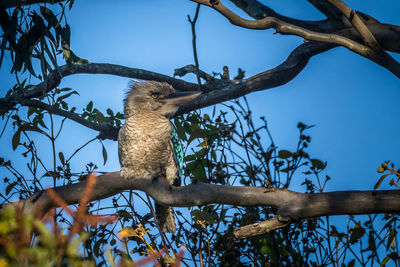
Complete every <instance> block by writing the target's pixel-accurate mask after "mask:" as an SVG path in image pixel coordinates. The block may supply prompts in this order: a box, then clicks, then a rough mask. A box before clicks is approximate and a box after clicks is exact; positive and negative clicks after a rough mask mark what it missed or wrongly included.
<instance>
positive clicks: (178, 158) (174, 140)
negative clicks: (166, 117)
mask: <svg viewBox="0 0 400 267" xmlns="http://www.w3.org/2000/svg"><path fill="white" fill-rule="evenodd" d="M171 124H172V123H171ZM172 126H173V127H172V132H171V146H172V151H174V159H175V164H176V168H177V174H176V176H177V181H174V185H175V186H179V185H180V184H181V177H182V176H183V145H182V141H181V139H180V138H179V136H178V133H177V132H176V129H175V125H173V124H172Z"/></svg>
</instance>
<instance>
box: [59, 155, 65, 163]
mask: <svg viewBox="0 0 400 267" xmlns="http://www.w3.org/2000/svg"><path fill="white" fill-rule="evenodd" d="M58 157H59V158H60V161H61V163H62V164H65V158H64V154H63V153H62V152H58Z"/></svg>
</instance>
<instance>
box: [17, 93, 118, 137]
mask: <svg viewBox="0 0 400 267" xmlns="http://www.w3.org/2000/svg"><path fill="white" fill-rule="evenodd" d="M20 104H21V105H22V106H29V107H36V108H40V109H44V110H47V111H48V112H49V113H51V114H56V115H59V116H62V117H65V118H68V119H70V120H73V121H75V122H77V123H79V124H82V125H83V126H85V127H87V128H90V129H92V130H95V131H98V132H100V135H99V138H101V139H112V140H117V139H116V137H117V136H118V131H119V128H117V127H115V126H112V125H110V124H107V123H95V122H91V121H89V120H87V119H84V118H82V117H81V116H80V115H79V114H77V113H74V112H71V111H66V110H62V109H59V108H56V107H54V106H51V105H49V104H46V103H43V102H41V101H39V100H31V99H22V100H21V101H20Z"/></svg>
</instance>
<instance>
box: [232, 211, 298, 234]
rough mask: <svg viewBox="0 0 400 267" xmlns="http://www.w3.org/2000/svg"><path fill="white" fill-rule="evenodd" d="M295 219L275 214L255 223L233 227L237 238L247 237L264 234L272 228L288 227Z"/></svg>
mask: <svg viewBox="0 0 400 267" xmlns="http://www.w3.org/2000/svg"><path fill="white" fill-rule="evenodd" d="M292 221H293V220H292V219H291V218H290V217H284V216H279V215H278V216H275V217H272V218H270V219H268V220H266V221H263V222H258V223H253V224H249V225H245V226H242V227H238V228H236V229H233V234H234V235H235V237H237V238H246V237H249V236H255V235H262V234H265V233H268V232H270V231H272V230H275V229H279V228H283V227H286V226H287V225H289V224H290V223H291V222H292Z"/></svg>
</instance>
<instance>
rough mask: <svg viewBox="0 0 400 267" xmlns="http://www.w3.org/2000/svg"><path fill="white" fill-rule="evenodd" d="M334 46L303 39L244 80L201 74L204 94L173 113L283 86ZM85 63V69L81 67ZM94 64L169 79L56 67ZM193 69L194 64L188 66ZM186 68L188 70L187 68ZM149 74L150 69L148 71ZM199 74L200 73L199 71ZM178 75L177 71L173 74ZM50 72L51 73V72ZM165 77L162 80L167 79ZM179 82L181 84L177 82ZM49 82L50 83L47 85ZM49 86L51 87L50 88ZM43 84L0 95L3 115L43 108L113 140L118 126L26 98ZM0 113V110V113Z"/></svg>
mask: <svg viewBox="0 0 400 267" xmlns="http://www.w3.org/2000/svg"><path fill="white" fill-rule="evenodd" d="M333 47H334V45H330V44H324V43H313V42H307V43H304V44H302V45H300V46H299V47H298V48H296V49H295V50H294V51H293V52H292V53H291V54H290V55H289V57H288V58H287V59H286V60H285V61H284V62H283V63H282V64H280V65H279V66H277V67H275V68H273V69H271V70H268V71H265V72H262V73H259V74H257V75H254V76H252V77H250V78H248V79H244V80H234V81H226V80H220V79H215V78H213V77H212V76H209V75H206V74H204V75H205V76H204V78H205V79H206V80H208V83H207V84H206V85H204V86H203V90H205V93H203V94H202V95H201V96H200V97H198V98H197V99H196V100H194V101H192V102H190V103H188V104H185V105H183V106H181V107H180V108H179V110H178V111H177V113H176V114H175V115H180V114H183V113H187V112H189V111H192V110H195V109H199V108H202V107H206V106H210V105H214V104H217V103H221V102H223V101H227V100H232V99H235V98H238V97H240V96H244V95H246V94H249V93H251V92H255V91H260V90H265V89H269V88H274V87H277V86H279V85H283V84H285V83H287V82H289V81H291V80H292V79H293V78H294V77H296V76H297V74H299V73H300V72H301V71H302V70H303V68H304V67H305V66H306V65H307V63H308V60H309V59H310V58H311V57H312V56H314V55H316V54H318V53H322V52H324V51H327V50H329V49H331V48H333ZM85 66H86V67H87V68H88V69H85ZM97 66H100V70H101V72H99V73H107V74H114V75H119V76H124V77H131V76H129V71H130V70H132V73H133V74H132V76H135V77H138V76H139V77H141V78H142V79H144V78H150V79H152V78H153V79H154V78H155V77H156V76H157V78H160V77H161V78H164V77H167V78H168V79H173V78H171V77H168V76H164V75H161V74H156V73H155V74H154V75H148V76H146V77H145V76H144V75H142V76H140V75H138V73H136V72H135V71H134V70H136V69H131V68H127V67H123V66H118V65H113V64H100V63H90V64H85V65H79V72H76V70H75V71H70V72H67V70H66V68H67V67H66V66H62V67H61V68H60V69H61V70H63V72H62V75H65V76H66V75H67V74H68V73H69V74H68V75H71V74H72V73H97V72H95V71H94V70H93V69H96V68H97ZM107 67H109V68H110V70H106V68H107ZM192 68H194V66H192ZM116 69H122V70H127V71H126V72H121V73H120V72H118V71H116ZM179 70H180V71H178V72H179V74H180V75H184V74H186V73H187V72H188V68H186V67H185V68H182V69H179ZM190 70H191V69H190V67H189V71H190ZM140 71H141V72H145V73H147V71H144V70H140ZM148 73H151V72H148ZM200 73H202V72H200ZM175 74H178V73H175ZM52 75H54V74H52ZM168 79H165V80H168ZM159 80H161V79H159ZM173 80H174V81H179V82H175V84H178V86H179V89H186V90H193V87H197V85H196V84H192V83H186V84H188V85H189V87H188V88H185V87H184V86H185V84H184V83H185V82H183V81H182V80H179V79H173ZM59 82H60V78H58V77H56V78H54V77H50V76H49V79H48V83H47V88H49V87H52V86H54V87H55V86H57V85H58V84H59ZM180 82H182V84H180ZM49 84H50V85H49ZM54 87H53V88H54ZM45 88H46V87H45V85H44V83H40V84H38V85H36V86H34V87H32V88H30V89H29V91H22V92H21V91H20V92H19V93H17V94H15V95H11V96H9V97H4V98H0V107H1V108H0V110H1V109H2V110H3V114H4V113H5V112H7V111H8V110H9V109H11V108H13V107H14V106H15V105H17V104H21V105H24V106H32V107H38V108H42V109H45V110H47V111H48V112H50V113H54V114H57V115H60V116H63V117H66V118H69V119H71V120H73V121H75V122H78V123H80V124H82V125H84V126H86V127H88V128H90V129H93V130H96V131H99V132H100V136H99V138H107V139H112V140H116V138H117V136H118V129H117V128H115V127H113V126H112V125H108V124H97V123H93V122H89V121H87V120H85V119H83V118H82V117H80V116H79V115H78V114H76V113H72V112H69V111H65V110H61V109H57V108H55V107H53V106H50V105H48V104H45V103H43V102H40V101H38V100H30V99H29V98H32V97H36V96H40V95H42V94H43V93H46V92H47V91H50V90H51V89H47V91H46V90H45ZM0 114H1V113H0Z"/></svg>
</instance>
